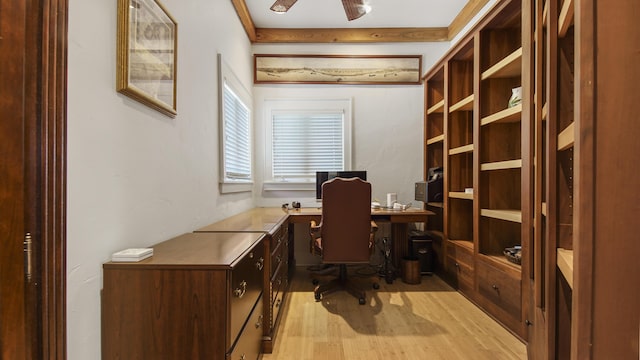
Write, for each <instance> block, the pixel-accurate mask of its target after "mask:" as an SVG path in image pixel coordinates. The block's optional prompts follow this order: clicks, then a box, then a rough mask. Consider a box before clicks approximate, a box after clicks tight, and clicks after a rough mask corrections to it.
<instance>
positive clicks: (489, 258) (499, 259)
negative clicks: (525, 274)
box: [480, 254, 520, 271]
mask: <svg viewBox="0 0 640 360" xmlns="http://www.w3.org/2000/svg"><path fill="white" fill-rule="evenodd" d="M480 257H482V258H483V259H484V260H486V261H488V262H490V263H491V262H494V263H498V264H501V265H503V266H508V267H510V268H512V269H514V270H516V271H520V265H518V264H515V263H512V262H511V261H509V260H507V258H505V257H504V255H502V256H500V255H486V254H480Z"/></svg>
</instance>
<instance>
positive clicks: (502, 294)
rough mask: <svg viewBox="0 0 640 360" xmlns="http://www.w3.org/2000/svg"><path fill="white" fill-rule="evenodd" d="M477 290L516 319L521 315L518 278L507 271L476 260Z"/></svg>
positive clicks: (520, 294) (520, 293)
mask: <svg viewBox="0 0 640 360" xmlns="http://www.w3.org/2000/svg"><path fill="white" fill-rule="evenodd" d="M476 269H477V273H478V292H479V293H480V294H481V295H482V296H483V297H485V298H486V299H488V300H490V301H491V302H493V303H495V304H496V305H498V306H499V307H500V308H502V309H503V310H505V311H506V312H507V313H509V314H510V315H511V316H513V317H514V318H516V319H520V317H521V309H522V292H521V283H520V279H519V278H516V277H514V276H512V275H510V274H508V273H507V272H505V271H503V270H500V269H498V268H496V267H494V266H491V265H489V264H487V263H485V262H482V261H478V263H477V264H476Z"/></svg>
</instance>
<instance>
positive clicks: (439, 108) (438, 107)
mask: <svg viewBox="0 0 640 360" xmlns="http://www.w3.org/2000/svg"><path fill="white" fill-rule="evenodd" d="M441 112H444V99H443V100H440V101H438V102H437V103H435V104H434V105H433V106H432V107H430V108H429V109H427V115H429V114H433V113H441Z"/></svg>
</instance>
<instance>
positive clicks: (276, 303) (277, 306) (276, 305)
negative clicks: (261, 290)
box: [265, 291, 285, 328]
mask: <svg viewBox="0 0 640 360" xmlns="http://www.w3.org/2000/svg"><path fill="white" fill-rule="evenodd" d="M284 295H285V292H284V291H278V294H277V295H276V297H275V299H274V300H273V303H272V304H271V318H270V319H269V324H268V326H269V328H273V327H274V326H275V324H276V320H277V319H278V315H279V314H280V310H282V306H283V305H284V304H283V302H284ZM265 326H267V325H265Z"/></svg>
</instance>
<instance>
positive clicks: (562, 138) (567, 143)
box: [558, 123, 575, 151]
mask: <svg viewBox="0 0 640 360" xmlns="http://www.w3.org/2000/svg"><path fill="white" fill-rule="evenodd" d="M573 124H574V123H571V124H569V126H567V127H566V128H565V129H564V130H562V132H561V133H560V134H558V151H562V150H566V149H568V148H570V147H572V146H573V141H574V137H575V135H574V129H573Z"/></svg>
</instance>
